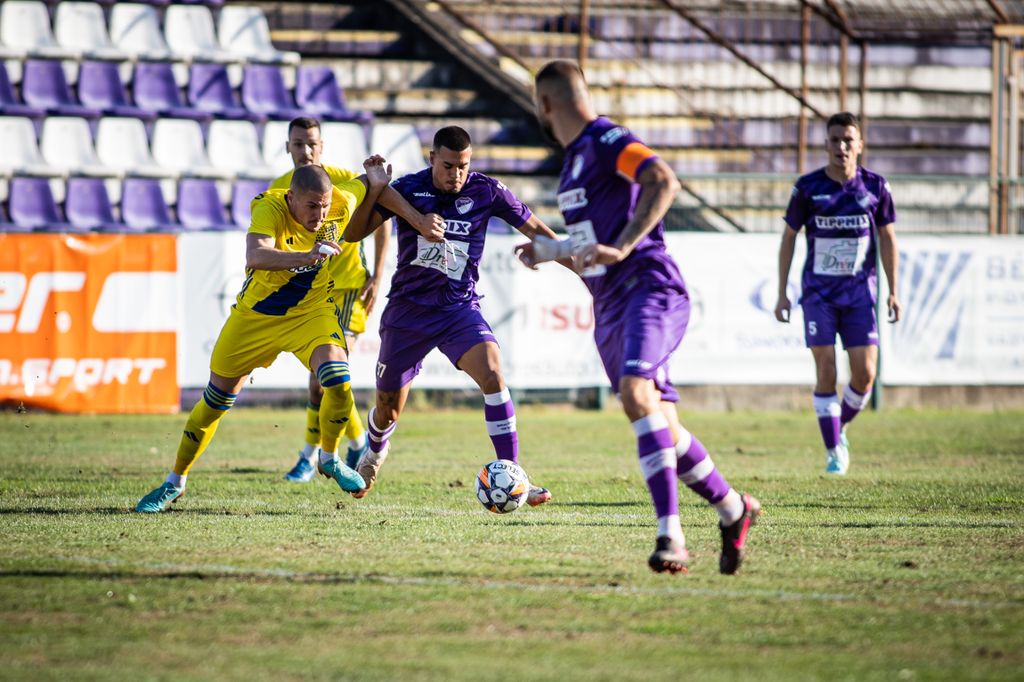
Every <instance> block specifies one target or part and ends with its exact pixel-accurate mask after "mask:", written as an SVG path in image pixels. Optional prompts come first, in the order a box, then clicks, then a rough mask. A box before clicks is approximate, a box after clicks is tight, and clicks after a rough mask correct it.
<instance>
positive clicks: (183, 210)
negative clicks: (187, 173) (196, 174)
mask: <svg viewBox="0 0 1024 682" xmlns="http://www.w3.org/2000/svg"><path fill="white" fill-rule="evenodd" d="M178 220H179V221H180V222H181V226H182V227H183V228H184V229H186V230H234V229H236V228H235V226H234V225H233V224H231V223H230V222H229V221H228V217H227V214H226V213H225V212H224V205H223V204H221V203H220V195H219V194H218V193H217V185H216V184H215V182H214V181H213V180H206V179H202V178H183V179H182V181H181V182H180V183H179V184H178Z"/></svg>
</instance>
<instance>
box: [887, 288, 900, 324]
mask: <svg viewBox="0 0 1024 682" xmlns="http://www.w3.org/2000/svg"><path fill="white" fill-rule="evenodd" d="M902 314H903V306H901V305H900V299H898V298H896V294H889V322H890V323H892V322H899V321H900V317H901V316H902Z"/></svg>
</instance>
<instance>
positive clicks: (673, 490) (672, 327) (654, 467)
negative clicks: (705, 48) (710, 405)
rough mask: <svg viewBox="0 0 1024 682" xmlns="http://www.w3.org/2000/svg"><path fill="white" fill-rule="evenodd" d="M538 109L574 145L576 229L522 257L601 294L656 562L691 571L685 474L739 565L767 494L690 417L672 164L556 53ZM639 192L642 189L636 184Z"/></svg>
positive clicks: (571, 215)
mask: <svg viewBox="0 0 1024 682" xmlns="http://www.w3.org/2000/svg"><path fill="white" fill-rule="evenodd" d="M536 88H537V89H536V104H537V116H538V119H539V120H540V124H541V128H543V129H544V131H545V133H546V134H547V135H549V136H550V137H551V139H553V140H556V141H557V142H558V143H559V144H560V145H562V146H563V147H564V148H565V161H564V165H563V167H562V174H561V181H560V183H559V186H558V206H559V209H560V210H561V211H562V215H563V216H564V217H565V224H566V231H568V232H569V235H570V239H569V240H566V241H561V242H559V241H552V240H548V239H545V238H543V237H537V238H535V239H534V240H533V241H532V242H531V243H530V244H524V245H520V246H519V247H517V250H518V251H519V253H520V258H521V259H522V260H523V262H524V263H525V264H526V265H528V266H531V267H533V266H534V265H536V264H537V263H540V262H544V261H549V260H554V259H557V258H561V257H564V256H567V255H572V256H573V258H574V261H575V263H576V265H577V268H578V269H579V270H580V275H581V276H582V278H583V281H584V282H585V283H586V285H587V288H588V289H589V290H590V292H591V294H593V297H594V318H595V328H594V339H595V341H596V342H597V349H598V353H599V354H600V356H601V361H602V363H603V364H604V368H605V372H606V373H607V375H608V379H609V380H610V381H611V384H612V387H613V388H614V389H615V391H616V393H618V395H619V397H620V399H621V400H622V407H623V410H624V411H625V413H626V416H627V417H628V418H629V421H630V422H631V423H632V424H633V430H634V432H635V433H636V438H637V447H638V451H639V456H640V467H641V470H642V471H643V475H644V478H645V479H646V481H647V487H648V489H649V490H650V493H651V498H652V500H653V502H654V508H655V511H656V513H657V516H658V535H657V540H656V543H655V550H654V553H652V554H651V556H650V558H649V559H648V565H649V566H650V567H651V569H652V570H654V571H657V572H662V571H668V572H670V573H678V572H680V571H682V572H685V571H686V570H687V568H688V561H689V554H688V553H687V551H686V541H685V538H684V536H683V531H682V526H681V524H680V521H679V502H678V485H677V482H676V477H677V476H678V477H679V478H680V479H682V481H683V482H684V483H685V484H686V485H687V486H688V487H689V488H690V489H691V490H693V491H694V492H695V493H697V494H698V495H700V496H701V497H703V498H704V499H705V500H707V501H708V502H709V503H710V504H712V505H713V506H714V507H715V509H716V510H717V511H718V515H719V517H720V523H719V529H720V531H721V536H722V553H721V557H720V560H719V570H720V571H721V572H722V573H735V572H736V570H737V569H738V568H739V566H740V563H741V562H742V560H743V549H744V545H745V543H746V537H747V531H748V529H749V528H750V525H751V524H752V523H753V522H754V521H755V519H756V518H757V515H758V514H759V513H760V511H761V506H760V503H759V502H758V501H757V500H756V499H754V498H753V497H751V496H750V495H748V494H742V495H741V494H740V493H738V492H736V491H735V490H733V489H732V487H731V486H730V485H729V484H728V483H727V482H726V481H725V479H724V478H723V477H722V475H721V474H720V473H719V472H718V470H717V469H716V468H715V465H714V463H713V462H712V461H711V458H710V457H709V456H708V453H707V450H706V449H705V448H704V446H703V445H702V444H701V442H700V441H699V440H697V438H696V437H695V436H693V435H692V434H690V432H688V431H687V430H686V429H685V428H684V427H683V426H682V425H681V424H680V423H679V416H678V414H677V412H676V405H675V403H676V401H677V400H678V399H679V394H678V393H676V391H675V389H674V388H673V387H672V384H671V383H670V382H669V378H668V377H669V372H668V360H669V357H670V356H671V354H672V353H673V352H674V351H675V350H676V348H677V347H678V346H679V343H680V342H681V341H682V339H683V335H684V333H685V332H686V326H687V323H688V322H689V318H690V300H689V295H688V293H687V290H686V285H685V284H684V282H683V278H682V275H680V273H679V269H678V268H677V267H676V264H675V261H673V260H672V258H671V257H670V256H669V255H668V252H667V251H666V250H665V241H664V224H663V223H662V218H663V216H664V215H665V212H666V211H667V210H668V208H669V206H671V205H672V202H673V200H674V198H675V195H676V192H677V191H678V190H679V181H678V180H677V179H676V176H675V173H674V171H673V170H672V169H671V168H670V167H669V166H668V164H666V163H665V162H664V161H662V160H661V159H660V158H659V157H658V156H657V155H656V154H655V153H654V152H653V151H651V150H650V149H648V148H647V147H646V146H645V145H644V144H643V143H642V142H641V141H640V140H639V139H637V137H636V136H634V135H633V134H632V133H631V132H629V131H628V130H627V129H626V128H623V127H621V126H617V125H616V124H614V123H612V122H611V121H609V120H608V119H606V118H604V117H599V116H598V115H597V114H596V112H595V111H594V107H593V104H592V102H591V99H590V93H589V91H588V89H587V84H586V81H585V80H584V77H583V72H582V71H581V70H580V68H579V67H578V66H577V65H576V64H575V63H573V62H569V61H554V62H550V63H549V64H547V65H546V66H545V67H544V68H543V69H541V71H540V72H539V73H538V74H537V79H536ZM637 190H639V191H637Z"/></svg>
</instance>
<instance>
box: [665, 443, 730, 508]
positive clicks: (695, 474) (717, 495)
mask: <svg viewBox="0 0 1024 682" xmlns="http://www.w3.org/2000/svg"><path fill="white" fill-rule="evenodd" d="M675 454H676V457H678V461H677V462H676V470H677V471H678V472H679V480H681V481H682V482H683V483H685V484H686V487H687V488H689V489H690V490H692V491H693V492H695V493H697V494H698V495H700V496H701V497H703V498H704V499H705V500H707V501H708V502H710V503H711V504H718V503H719V502H721V501H722V500H724V499H725V496H726V495H728V494H729V491H730V490H732V486H730V485H729V483H728V482H727V481H726V480H725V478H723V477H722V474H720V473H719V472H718V469H717V468H716V467H715V463H714V462H713V461H711V457H710V456H708V451H707V449H706V448H705V447H704V444H703V443H701V442H700V441H699V440H697V437H696V436H694V435H693V434H692V433H690V432H689V431H687V430H686V429H684V428H682V427H680V433H679V442H678V443H676V444H675Z"/></svg>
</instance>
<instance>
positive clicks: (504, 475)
mask: <svg viewBox="0 0 1024 682" xmlns="http://www.w3.org/2000/svg"><path fill="white" fill-rule="evenodd" d="M529 494H530V481H529V479H528V478H527V477H526V472H525V471H523V470H522V468H521V467H520V466H518V465H517V464H513V463H512V462H509V461H507V460H504V459H496V460H494V461H493V462H490V463H489V464H485V465H484V468H483V469H481V470H480V473H479V474H477V477H476V498H477V499H478V500H480V504H482V505H483V506H484V507H486V508H487V510H488V511H492V512H494V513H495V514H508V513H509V512H514V511H515V510H516V509H519V507H521V506H522V505H524V504H526V498H527V496H528V495H529Z"/></svg>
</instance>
